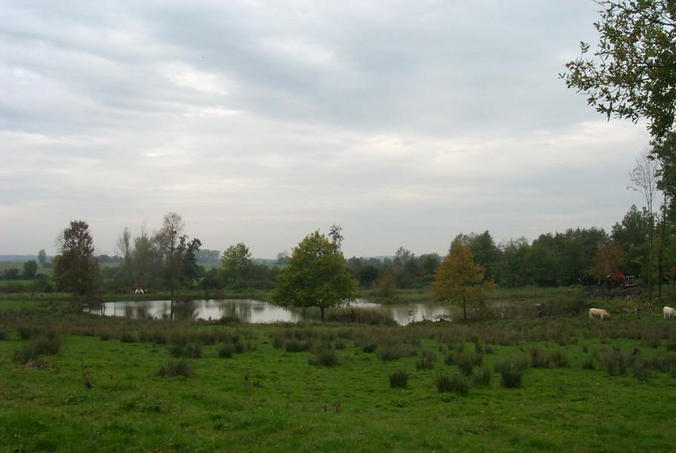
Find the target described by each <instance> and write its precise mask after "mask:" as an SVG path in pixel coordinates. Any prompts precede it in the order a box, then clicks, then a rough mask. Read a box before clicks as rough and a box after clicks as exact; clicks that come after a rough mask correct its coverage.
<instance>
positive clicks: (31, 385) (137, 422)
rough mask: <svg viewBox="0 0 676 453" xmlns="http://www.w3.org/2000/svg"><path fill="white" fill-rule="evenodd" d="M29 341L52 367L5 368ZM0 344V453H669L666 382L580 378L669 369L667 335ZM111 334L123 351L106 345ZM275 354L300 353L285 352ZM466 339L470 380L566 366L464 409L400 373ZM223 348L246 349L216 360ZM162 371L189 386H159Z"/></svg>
mask: <svg viewBox="0 0 676 453" xmlns="http://www.w3.org/2000/svg"><path fill="white" fill-rule="evenodd" d="M10 302H12V301H3V303H10ZM14 302H16V303H18V302H21V301H18V300H17V301H14ZM29 327H30V328H33V329H36V330H37V331H43V330H46V331H50V332H52V333H56V334H58V335H59V336H61V337H62V338H63V342H62V347H61V351H60V353H58V354H56V355H49V356H47V355H45V356H41V358H40V361H39V362H29V363H28V364H27V365H22V364H19V363H16V362H14V361H13V360H12V356H13V354H14V351H16V350H17V349H19V348H21V347H22V346H24V345H25V344H27V342H28V341H30V340H20V339H19V330H18V329H19V328H22V329H24V330H25V329H26V328H29ZM0 331H3V332H5V333H6V334H7V335H6V339H5V340H1V341H0V394H1V395H2V398H0V451H15V450H21V451H87V452H89V451H117V450H124V451H156V450H158V449H161V450H162V451H219V450H237V451H266V450H269V451H354V450H364V451H383V450H395V451H430V450H442V451H447V450H458V451H476V450H498V451H505V450H509V451H542V450H546V451H580V450H583V451H601V450H603V451H634V450H640V451H648V450H649V451H673V445H674V441H675V440H676V439H675V437H674V434H673V431H672V430H670V429H666V430H665V426H668V425H669V423H668V420H673V419H674V417H675V416H676V404H675V403H676V378H674V376H673V374H670V373H669V372H664V371H654V372H653V373H652V374H651V376H650V378H649V379H648V380H647V382H640V381H639V380H638V379H636V378H635V377H634V376H632V374H631V372H630V371H629V372H627V374H626V375H622V376H610V375H609V374H608V373H607V372H606V370H605V368H604V367H603V365H601V364H600V363H597V366H596V368H595V369H584V368H583V364H584V362H585V360H586V359H587V358H588V357H590V356H593V355H596V356H598V357H599V358H600V357H603V355H604V354H605V353H607V352H609V351H612V348H613V347H617V348H620V349H621V351H623V352H625V353H626V354H630V353H631V351H633V349H634V348H639V349H640V353H639V354H640V356H641V357H644V358H645V359H646V360H647V359H653V358H654V359H659V358H662V359H663V358H668V357H673V356H674V355H676V353H675V352H673V351H668V350H667V347H666V345H667V341H668V340H669V339H672V340H673V339H676V323H668V322H664V321H663V320H660V319H659V317H657V316H652V317H650V318H649V319H642V320H635V319H630V318H626V319H613V320H611V321H607V322H598V321H597V322H590V321H588V320H586V319H584V318H583V317H577V318H556V319H546V320H512V321H509V320H507V321H501V320H493V321H486V322H473V323H469V324H453V323H445V324H444V325H430V324H421V325H417V326H410V327H364V326H359V325H345V324H337V323H336V324H330V325H303V326H253V325H251V326H246V325H239V326H236V327H227V326H204V325H196V324H189V323H185V322H173V323H172V322H169V321H131V320H124V319H106V318H94V317H90V316H87V315H84V314H81V313H78V312H70V311H67V310H66V311H62V310H61V309H58V308H52V309H50V310H47V309H45V310H42V309H32V310H29V311H23V312H20V313H19V312H16V311H0ZM125 332H126V333H133V334H134V335H132V336H131V338H132V339H133V341H134V342H121V341H119V340H118V338H121V337H122V336H123V333H125ZM152 333H158V334H163V335H164V336H165V340H167V342H168V343H172V342H174V343H177V344H186V343H199V344H201V347H202V354H201V355H202V358H199V359H174V358H172V357H171V354H170V344H166V345H164V344H155V343H152V342H150V341H149V340H150V339H151V334H152ZM143 334H145V335H146V341H145V342H136V341H137V339H143ZM101 338H104V339H106V341H102V339H101ZM291 339H294V340H295V341H300V340H302V341H307V342H308V343H309V345H310V347H309V350H303V351H300V352H287V350H286V349H285V348H284V347H283V344H284V342H285V341H291ZM476 340H478V342H479V343H480V344H481V345H482V346H481V349H482V350H483V349H485V346H486V345H489V344H490V345H491V351H492V352H491V353H486V354H484V356H483V364H482V367H483V368H490V369H493V367H494V365H495V364H496V363H499V362H501V361H503V360H504V359H518V358H525V359H528V358H529V357H530V350H531V348H533V347H538V348H542V349H543V350H544V351H547V352H554V351H564V352H565V354H566V355H567V357H568V358H569V360H570V366H568V367H564V368H556V369H553V368H528V369H527V370H526V371H525V373H524V377H523V382H522V386H521V387H520V388H514V389H508V388H503V387H502V386H501V385H500V376H499V374H498V373H497V372H495V373H494V375H493V379H491V382H490V384H489V385H487V386H472V387H471V388H470V389H469V391H468V393H467V394H466V395H464V396H463V395H461V394H459V393H454V392H450V393H448V392H439V391H438V389H437V385H436V383H437V377H438V376H439V375H442V374H443V375H450V376H452V375H454V374H456V373H457V372H458V368H457V366H456V365H450V366H449V365H447V364H445V363H444V361H443V360H438V361H436V362H435V363H434V365H433V367H432V368H421V369H419V368H418V367H417V366H416V365H417V362H418V361H419V360H420V357H421V354H423V351H436V352H437V353H438V355H439V356H440V357H445V355H446V354H448V353H450V352H456V351H458V350H459V349H461V348H462V349H463V350H464V351H465V352H466V353H473V352H474V351H475V349H476V346H475V341H476ZM368 342H374V343H375V344H377V345H378V346H377V347H378V349H380V348H382V347H384V346H385V345H401V346H402V349H403V350H404V351H408V353H407V354H404V355H402V356H401V357H400V358H399V359H397V360H380V359H379V358H378V349H377V350H375V351H373V352H364V348H363V347H362V345H363V344H366V343H368ZM224 344H231V345H243V344H246V347H241V348H233V349H237V350H239V351H240V352H235V353H234V354H232V357H230V358H221V357H219V351H220V350H221V349H222V348H223V345H224ZM320 350H333V351H335V354H337V356H338V358H339V364H338V365H337V366H331V367H328V366H315V365H312V364H310V363H309V362H312V360H310V359H312V358H313V357H315V356H316V353H317V352H319V351H320ZM177 360H185V361H186V362H187V364H188V368H189V371H190V373H189V377H183V376H178V377H171V378H165V377H162V376H161V375H160V374H159V372H160V369H161V368H163V367H166V366H167V364H168V363H173V364H175V362H176V361H177ZM595 360H596V359H595ZM397 371H404V372H406V373H407V374H408V382H407V386H406V388H391V387H390V380H389V379H390V376H391V375H392V374H393V373H395V372H397ZM480 371H482V368H476V369H475V372H477V373H478V372H480Z"/></svg>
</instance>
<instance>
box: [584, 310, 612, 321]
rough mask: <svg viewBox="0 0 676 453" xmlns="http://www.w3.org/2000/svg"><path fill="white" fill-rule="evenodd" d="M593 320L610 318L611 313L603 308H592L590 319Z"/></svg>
mask: <svg viewBox="0 0 676 453" xmlns="http://www.w3.org/2000/svg"><path fill="white" fill-rule="evenodd" d="M591 318H601V319H605V318H610V313H608V312H607V311H605V310H604V309H603V308H590V309H589V319H591Z"/></svg>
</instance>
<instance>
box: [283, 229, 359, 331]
mask: <svg viewBox="0 0 676 453" xmlns="http://www.w3.org/2000/svg"><path fill="white" fill-rule="evenodd" d="M356 291H357V282H356V281H355V280H354V279H353V278H352V277H351V276H350V273H349V271H348V269H347V265H346V263H345V258H344V257H343V254H342V252H341V251H340V248H339V247H338V245H337V244H336V243H335V242H333V241H331V240H329V238H328V237H326V236H325V235H324V234H321V233H320V232H319V231H315V232H314V233H311V234H309V235H308V236H306V237H305V239H303V240H302V241H301V242H300V243H299V244H298V245H297V246H296V247H295V248H294V249H293V253H292V255H291V258H290V259H289V264H288V266H287V267H286V268H285V269H284V270H283V271H282V272H281V273H280V274H279V277H278V278H277V285H276V286H275V289H274V290H273V292H272V300H273V301H274V302H275V303H277V304H279V305H283V306H296V307H319V309H320V310H321V314H322V319H324V309H325V308H327V307H332V306H335V305H338V304H340V303H341V302H343V301H345V300H351V299H353V298H354V297H355V295H356Z"/></svg>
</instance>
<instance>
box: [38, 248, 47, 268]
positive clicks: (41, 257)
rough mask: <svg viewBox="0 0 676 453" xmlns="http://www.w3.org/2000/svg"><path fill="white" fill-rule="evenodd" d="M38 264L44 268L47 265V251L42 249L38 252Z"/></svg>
mask: <svg viewBox="0 0 676 453" xmlns="http://www.w3.org/2000/svg"><path fill="white" fill-rule="evenodd" d="M38 262H39V263H40V266H42V267H45V266H46V265H47V252H45V249H40V251H39V252H38Z"/></svg>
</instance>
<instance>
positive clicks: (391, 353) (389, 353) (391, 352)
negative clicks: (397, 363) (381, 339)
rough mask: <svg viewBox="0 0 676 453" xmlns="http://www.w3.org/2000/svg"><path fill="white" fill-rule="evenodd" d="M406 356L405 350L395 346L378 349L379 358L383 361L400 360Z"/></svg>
mask: <svg viewBox="0 0 676 453" xmlns="http://www.w3.org/2000/svg"><path fill="white" fill-rule="evenodd" d="M404 355H406V354H405V352H404V350H403V349H402V348H401V347H399V346H395V345H388V346H385V347H384V348H382V349H378V358H379V359H380V360H383V361H390V360H399V358H401V357H403V356H404Z"/></svg>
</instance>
